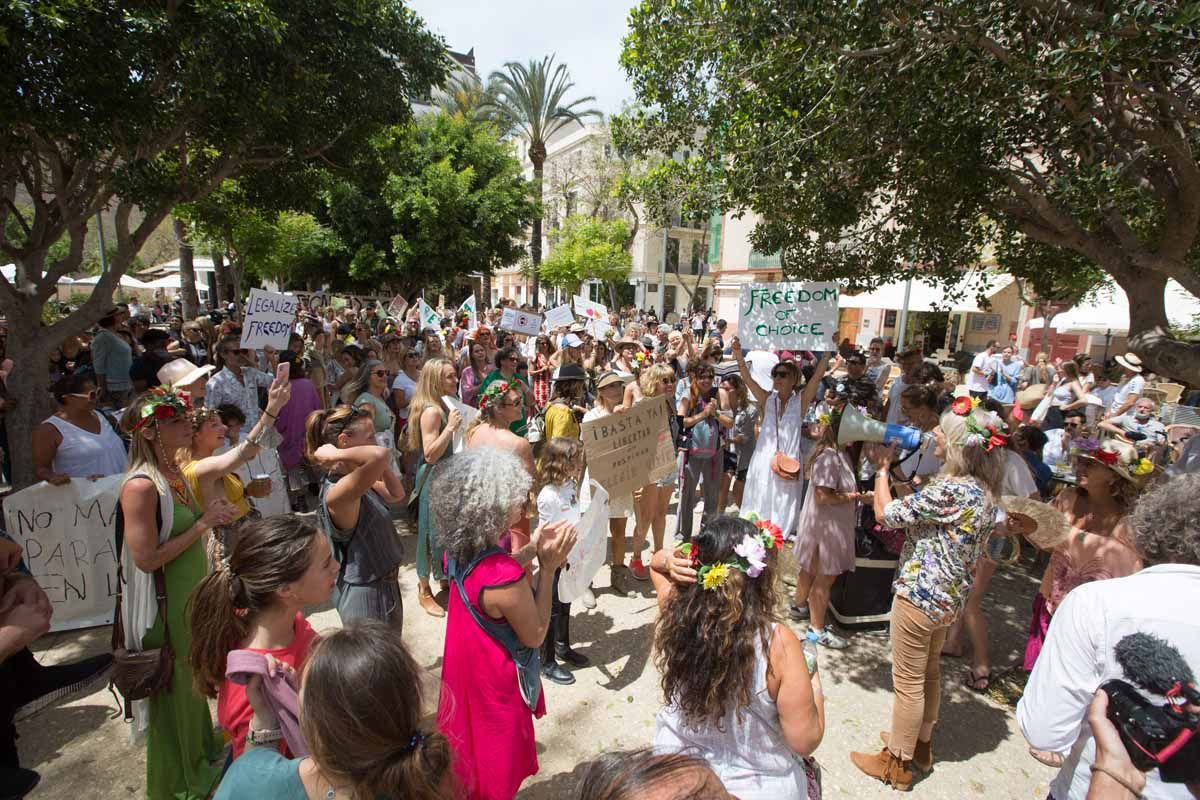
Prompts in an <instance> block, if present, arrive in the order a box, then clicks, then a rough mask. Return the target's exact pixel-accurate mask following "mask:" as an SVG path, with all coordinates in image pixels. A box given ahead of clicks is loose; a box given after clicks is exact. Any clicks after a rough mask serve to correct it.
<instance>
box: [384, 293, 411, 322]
mask: <svg viewBox="0 0 1200 800" xmlns="http://www.w3.org/2000/svg"><path fill="white" fill-rule="evenodd" d="M407 310H408V301H407V300H405V299H404V297H403V295H396V296H395V297H393V298H392V302H390V303H388V307H387V314H388V316H389V317H391V318H392V319H404V312H405V311H407Z"/></svg>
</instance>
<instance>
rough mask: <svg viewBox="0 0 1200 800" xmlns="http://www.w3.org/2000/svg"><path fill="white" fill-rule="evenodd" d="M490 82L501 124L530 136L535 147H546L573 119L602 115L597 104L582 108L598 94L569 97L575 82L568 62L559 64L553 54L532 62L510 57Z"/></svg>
mask: <svg viewBox="0 0 1200 800" xmlns="http://www.w3.org/2000/svg"><path fill="white" fill-rule="evenodd" d="M488 82H489V84H491V85H492V86H493V87H494V92H495V93H494V95H493V97H492V100H491V103H490V107H491V108H492V109H494V112H495V115H496V120H497V122H498V123H499V124H500V127H501V128H502V129H503V130H504V131H505V132H506V133H509V134H514V135H519V136H521V137H523V138H525V139H527V140H528V141H529V144H530V147H531V148H532V147H539V148H544V147H545V144H546V142H547V141H548V140H549V139H550V138H551V137H553V136H554V134H556V133H557V132H558V131H560V130H561V129H562V128H563V126H565V125H567V124H569V123H571V122H577V123H579V124H580V125H582V124H584V120H585V119H587V118H589V117H600V116H602V115H601V113H600V112H599V111H598V110H597V109H595V108H581V106H584V105H587V104H590V103H594V102H595V101H596V98H595V97H592V96H590V95H589V96H587V97H580V98H576V99H573V100H570V101H569V102H567V101H566V98H567V95H568V94H570V92H571V90H572V89H574V88H575V83H574V82H573V81H572V80H571V73H570V71H569V70H568V69H567V65H566V64H558V65H555V64H554V56H553V55H549V56H546V57H544V58H543V59H542V60H541V61H536V60H532V59H531V60H530V61H529V62H528V64H522V63H520V62H517V61H510V62H508V63H506V64H505V65H504V67H503V69H499V70H495V71H494V72H492V74H491V75H490V76H489V79H488Z"/></svg>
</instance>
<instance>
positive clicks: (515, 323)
mask: <svg viewBox="0 0 1200 800" xmlns="http://www.w3.org/2000/svg"><path fill="white" fill-rule="evenodd" d="M500 330H504V331H512V332H513V333H523V334H525V335H526V336H537V335H538V333H540V332H541V330H542V315H541V314H531V313H530V312H528V311H519V310H517V309H515V308H506V309H504V313H503V314H501V315H500Z"/></svg>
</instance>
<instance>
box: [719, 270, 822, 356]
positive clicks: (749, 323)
mask: <svg viewBox="0 0 1200 800" xmlns="http://www.w3.org/2000/svg"><path fill="white" fill-rule="evenodd" d="M738 311H739V314H738V339H739V340H740V341H741V343H742V346H743V347H744V348H746V349H747V350H769V349H771V348H772V347H774V348H775V349H776V350H835V349H837V333H838V286H837V284H836V283H752V284H748V285H745V286H743V287H742V298H741V303H740V305H739V308H738Z"/></svg>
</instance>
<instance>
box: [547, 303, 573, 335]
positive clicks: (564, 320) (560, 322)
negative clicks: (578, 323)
mask: <svg viewBox="0 0 1200 800" xmlns="http://www.w3.org/2000/svg"><path fill="white" fill-rule="evenodd" d="M543 322H544V323H545V326H546V330H548V331H552V330H554V329H555V328H569V327H571V326H572V325H574V324H575V312H573V311H572V310H571V304H570V303H564V304H562V305H561V306H558V307H556V308H552V309H550V310H549V311H547V312H546V319H545V320H544V321H543Z"/></svg>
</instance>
